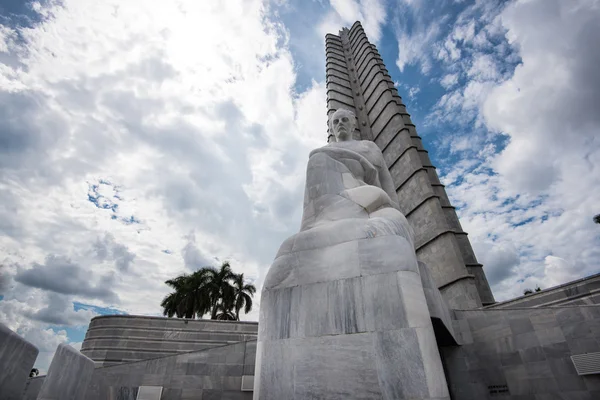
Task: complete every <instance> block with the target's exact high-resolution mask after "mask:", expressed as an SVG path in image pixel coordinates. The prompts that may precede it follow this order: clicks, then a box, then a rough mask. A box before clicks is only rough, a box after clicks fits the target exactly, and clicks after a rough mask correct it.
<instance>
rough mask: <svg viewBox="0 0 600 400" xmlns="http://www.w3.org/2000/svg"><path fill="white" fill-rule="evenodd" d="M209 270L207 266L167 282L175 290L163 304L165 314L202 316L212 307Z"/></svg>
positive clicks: (184, 316) (191, 316)
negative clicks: (207, 286) (207, 288)
mask: <svg viewBox="0 0 600 400" xmlns="http://www.w3.org/2000/svg"><path fill="white" fill-rule="evenodd" d="M207 282H208V272H207V271H206V269H205V268H203V269H200V270H198V271H196V272H194V273H193V274H191V275H187V274H183V275H181V276H178V277H177V278H175V279H169V280H168V281H166V282H165V283H166V284H167V285H169V286H171V287H172V288H173V289H175V291H174V292H173V293H171V294H168V295H167V296H166V297H165V298H164V299H163V301H162V302H161V304H160V305H161V306H162V307H163V315H166V316H168V317H169V318H171V317H173V315H176V316H177V318H182V317H183V318H194V317H196V316H197V317H198V318H201V317H202V315H204V314H206V313H207V312H208V311H209V310H210V308H211V304H212V303H211V298H210V297H209V295H208V292H207V290H206V284H207Z"/></svg>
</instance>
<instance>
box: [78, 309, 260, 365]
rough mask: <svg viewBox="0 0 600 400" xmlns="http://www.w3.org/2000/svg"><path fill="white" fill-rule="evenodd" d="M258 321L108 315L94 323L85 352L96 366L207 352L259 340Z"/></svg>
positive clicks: (82, 347)
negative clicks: (227, 345) (213, 348)
mask: <svg viewBox="0 0 600 400" xmlns="http://www.w3.org/2000/svg"><path fill="white" fill-rule="evenodd" d="M257 325H258V324H257V323H256V322H240V321H212V320H194V319H189V320H188V319H183V318H163V317H146V316H133V315H110V316H109V315H106V316H100V317H95V318H93V319H92V320H91V322H90V326H89V328H88V331H87V333H86V336H85V339H84V341H83V344H82V346H81V352H82V353H83V354H85V355H86V356H88V357H90V358H91V359H92V360H94V361H95V362H96V365H99V366H101V365H106V366H108V365H116V364H120V363H124V362H133V361H140V360H144V359H149V358H156V357H161V356H168V355H174V354H179V353H186V352H189V351H193V350H203V349H209V348H212V347H218V346H223V345H226V344H232V343H237V342H242V341H247V340H253V339H256V334H257V332H258V327H257Z"/></svg>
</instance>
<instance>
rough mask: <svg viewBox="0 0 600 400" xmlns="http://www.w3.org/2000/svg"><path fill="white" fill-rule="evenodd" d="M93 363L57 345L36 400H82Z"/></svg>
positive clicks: (73, 350) (65, 346) (67, 348)
mask: <svg viewBox="0 0 600 400" xmlns="http://www.w3.org/2000/svg"><path fill="white" fill-rule="evenodd" d="M93 373H94V362H93V361H92V360H91V359H89V358H87V357H86V356H84V355H83V354H81V353H80V352H78V351H77V350H75V349H74V348H72V347H71V346H69V345H66V344H62V343H61V344H59V345H58V348H57V349H56V353H55V354H54V357H53V358H52V362H51V363H50V368H49V369H48V375H47V376H46V379H45V380H44V383H43V384H42V388H41V389H40V393H39V395H38V397H37V400H82V399H85V392H86V390H87V388H88V385H89V383H90V380H91V379H92V374H93Z"/></svg>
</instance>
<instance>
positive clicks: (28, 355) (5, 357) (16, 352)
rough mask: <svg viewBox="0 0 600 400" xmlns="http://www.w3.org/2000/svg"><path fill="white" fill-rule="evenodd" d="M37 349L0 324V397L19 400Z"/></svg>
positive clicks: (4, 399) (7, 399)
mask: <svg viewBox="0 0 600 400" xmlns="http://www.w3.org/2000/svg"><path fill="white" fill-rule="evenodd" d="M37 355H38V349H37V347H35V346H34V345H32V344H31V343H29V342H28V341H27V340H25V339H23V338H22V337H20V336H19V335H17V334H16V333H15V332H13V331H11V330H10V329H8V327H7V326H5V325H3V324H1V323H0V395H1V397H0V398H2V399H3V400H21V396H22V395H23V390H24V388H25V383H26V382H27V379H28V377H29V373H30V372H31V368H33V364H34V363H35V359H36V357H37Z"/></svg>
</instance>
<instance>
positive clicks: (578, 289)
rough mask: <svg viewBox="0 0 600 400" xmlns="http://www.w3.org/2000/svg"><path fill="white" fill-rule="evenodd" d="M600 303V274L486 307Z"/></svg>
mask: <svg viewBox="0 0 600 400" xmlns="http://www.w3.org/2000/svg"><path fill="white" fill-rule="evenodd" d="M593 304H600V274H596V275H592V276H588V277H586V278H583V279H578V280H575V281H572V282H568V283H565V284H563V285H559V286H555V287H551V288H547V289H544V290H542V291H540V292H534V293H531V294H528V295H524V296H521V297H517V298H514V299H511V300H508V301H503V302H501V303H496V304H494V305H492V306H489V307H486V309H498V308H527V307H543V306H568V305H570V306H575V305H593Z"/></svg>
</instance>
